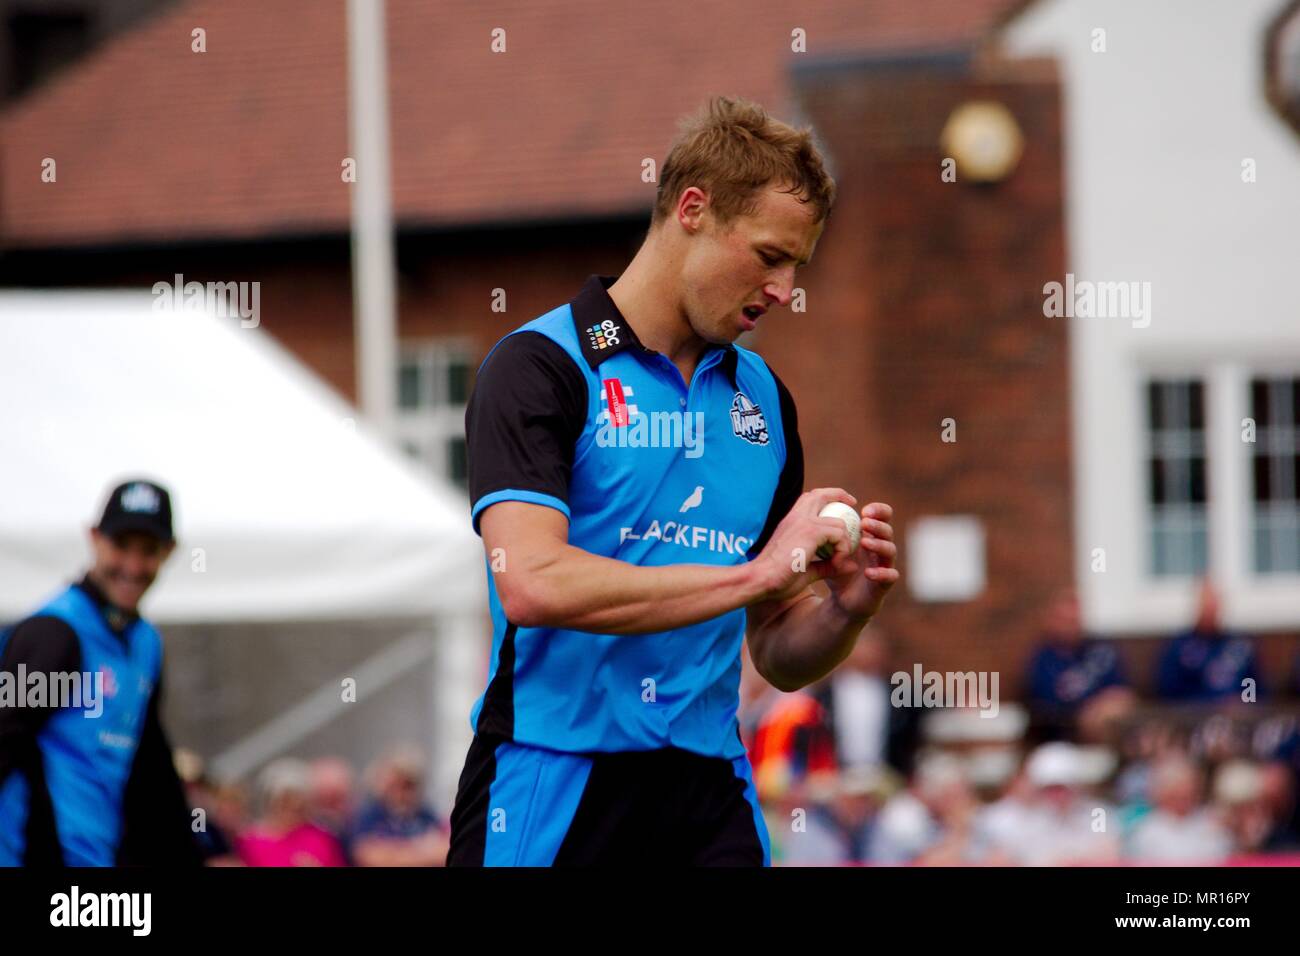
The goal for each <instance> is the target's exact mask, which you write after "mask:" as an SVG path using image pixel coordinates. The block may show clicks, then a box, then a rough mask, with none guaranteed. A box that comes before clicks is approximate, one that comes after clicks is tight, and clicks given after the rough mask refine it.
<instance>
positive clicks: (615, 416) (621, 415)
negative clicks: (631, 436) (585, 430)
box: [604, 378, 627, 428]
mask: <svg viewBox="0 0 1300 956" xmlns="http://www.w3.org/2000/svg"><path fill="white" fill-rule="evenodd" d="M604 385H605V399H606V400H607V401H608V402H609V421H610V424H611V425H612V426H613V427H614V428H622V427H624V426H626V425H627V402H626V401H625V400H624V399H623V383H622V382H620V381H619V380H618V379H616V378H607V379H605V381H604Z"/></svg>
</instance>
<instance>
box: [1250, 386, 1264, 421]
mask: <svg viewBox="0 0 1300 956" xmlns="http://www.w3.org/2000/svg"><path fill="white" fill-rule="evenodd" d="M1250 417H1251V418H1253V419H1255V424H1256V425H1257V426H1259V427H1261V428H1262V427H1263V426H1264V425H1267V424H1268V421H1269V419H1268V383H1267V382H1265V381H1263V380H1262V379H1258V378H1257V379H1253V380H1252V381H1251V383H1250Z"/></svg>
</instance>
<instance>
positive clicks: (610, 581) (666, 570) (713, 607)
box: [496, 545, 765, 634]
mask: <svg viewBox="0 0 1300 956" xmlns="http://www.w3.org/2000/svg"><path fill="white" fill-rule="evenodd" d="M508 574H521V575H526V578H523V579H521V580H525V581H526V583H525V584H523V585H522V586H520V585H514V586H513V587H511V588H509V590H510V591H511V592H513V596H514V597H516V598H518V599H519V600H518V603H516V604H515V608H514V609H515V615H514V616H511V609H510V608H507V616H508V617H510V620H512V621H513V622H514V623H516V624H521V625H525V626H531V627H558V628H565V629H567V630H574V631H591V632H593V633H599V634H647V633H652V632H655V631H668V630H673V629H675V628H680V627H688V626H690V625H692V624H698V623H700V622H701V621H707V620H710V619H712V618H715V617H718V616H719V615H722V614H726V613H728V612H729V611H734V610H736V609H737V608H742V607H746V606H748V605H749V604H751V603H753V602H754V601H756V600H759V599H760V598H761V597H762V596H763V594H764V593H765V586H764V584H763V583H762V582H761V580H760V578H759V575H758V574H757V573H756V572H755V571H754V570H753V567H752V562H750V563H746V564H740V565H732V566H725V567H719V566H717V565H708V564H669V565H663V566H660V567H645V566H640V565H634V564H628V563H627V562H625V561H617V560H615V559H613V558H602V557H599V556H597V555H594V554H591V553H590V552H588V551H583V550H582V549H581V548H575V547H572V546H569V545H566V546H564V547H563V548H561V549H559V550H558V551H557V552H556V553H555V555H554V557H553V558H551V559H550V560H549V561H545V562H542V563H538V564H535V565H533V566H530V567H524V568H510V567H509V566H508V565H507V568H506V570H503V571H498V572H496V575H497V581H498V587H500V586H501V585H502V584H505V582H504V581H502V577H503V576H504V575H508ZM502 593H505V589H502Z"/></svg>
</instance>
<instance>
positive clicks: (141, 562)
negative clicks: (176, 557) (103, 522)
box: [90, 528, 174, 611]
mask: <svg viewBox="0 0 1300 956" xmlns="http://www.w3.org/2000/svg"><path fill="white" fill-rule="evenodd" d="M90 540H91V544H92V545H93V547H94V550H95V564H94V567H92V568H91V571H90V577H91V580H93V581H94V582H95V584H97V585H98V586H99V587H100V588H101V589H102V590H103V592H104V594H105V595H106V596H107V597H108V599H109V601H111V602H112V603H113V604H115V605H116V606H117V607H120V608H122V610H124V611H136V610H138V609H139V606H140V599H141V598H142V597H144V593H145V591H147V590H149V586H150V585H151V584H153V582H154V578H156V577H157V576H158V571H159V570H160V569H161V568H162V565H163V562H164V561H166V560H167V557H168V555H170V554H171V553H172V548H173V547H174V545H173V544H172V543H170V542H168V543H164V542H162V541H159V540H158V539H157V538H155V537H153V536H152V535H148V534H142V533H140V532H134V531H131V532H125V533H123V534H118V535H113V536H111V537H110V536H109V535H106V534H103V533H102V532H101V531H99V530H98V529H97V528H92V529H91V531H90Z"/></svg>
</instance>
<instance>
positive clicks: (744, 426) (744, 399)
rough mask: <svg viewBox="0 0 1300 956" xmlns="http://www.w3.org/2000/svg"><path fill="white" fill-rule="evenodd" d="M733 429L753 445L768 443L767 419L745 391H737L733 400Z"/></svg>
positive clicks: (737, 434) (739, 436) (738, 435)
mask: <svg viewBox="0 0 1300 956" xmlns="http://www.w3.org/2000/svg"><path fill="white" fill-rule="evenodd" d="M731 430H732V432H733V433H734V434H735V435H736V436H737V437H738V438H743V439H745V441H747V442H749V443H750V444H751V445H766V444H767V419H765V418H764V417H763V410H762V409H761V408H759V407H758V406H757V405H755V404H754V403H753V402H751V401H750V400H749V396H747V395H746V394H745V393H744V392H737V393H736V397H735V398H734V399H732V400H731Z"/></svg>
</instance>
